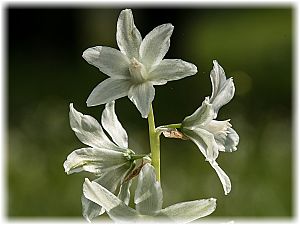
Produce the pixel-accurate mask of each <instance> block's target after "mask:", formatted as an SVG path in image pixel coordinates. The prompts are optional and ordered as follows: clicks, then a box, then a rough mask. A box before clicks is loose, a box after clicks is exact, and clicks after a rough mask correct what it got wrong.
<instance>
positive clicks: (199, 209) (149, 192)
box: [83, 163, 216, 223]
mask: <svg viewBox="0 0 300 225" xmlns="http://www.w3.org/2000/svg"><path fill="white" fill-rule="evenodd" d="M83 193H84V195H85V197H86V198H87V199H90V200H91V201H93V202H95V203H97V204H99V205H100V206H102V207H103V208H104V209H105V210H106V212H107V214H108V215H109V217H110V218H111V219H112V220H113V221H115V222H134V221H141V220H143V221H144V220H154V219H162V220H170V221H172V222H180V223H187V222H191V221H194V220H196V219H199V218H201V217H204V216H208V215H209V214H211V213H212V212H213V211H214V210H215V208H216V199H213V198H210V199H202V200H195V201H189V202H182V203H177V204H174V205H171V206H169V207H167V208H164V209H162V204H163V194H162V189H161V186H160V183H159V182H157V181H156V176H155V171H154V168H153V167H152V166H151V165H150V164H149V163H147V164H145V165H144V167H143V168H142V170H141V172H140V174H139V176H138V183H137V188H136V191H135V196H134V203H135V209H132V208H130V207H128V206H127V205H126V204H124V202H123V201H121V200H120V199H119V198H118V197H116V196H115V195H114V194H113V193H111V192H110V191H109V190H107V189H106V188H105V187H103V186H101V185H99V184H97V183H96V182H90V181H89V180H88V179H86V180H85V182H84V184H83Z"/></svg>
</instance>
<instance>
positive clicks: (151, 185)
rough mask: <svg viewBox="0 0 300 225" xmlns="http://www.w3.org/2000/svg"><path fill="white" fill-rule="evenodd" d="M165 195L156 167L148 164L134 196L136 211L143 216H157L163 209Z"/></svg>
mask: <svg viewBox="0 0 300 225" xmlns="http://www.w3.org/2000/svg"><path fill="white" fill-rule="evenodd" d="M162 202H163V194H162V189H161V186H160V183H159V182H158V181H156V176H155V170H154V167H153V166H151V165H150V164H149V163H146V164H145V165H144V166H143V168H142V170H141V172H140V174H139V176H138V183H137V187H136V191H135V196H134V203H135V204H136V206H135V208H136V210H137V211H138V212H139V213H140V214H142V215H150V216H151V215H156V214H157V213H158V212H159V211H160V210H161V208H162Z"/></svg>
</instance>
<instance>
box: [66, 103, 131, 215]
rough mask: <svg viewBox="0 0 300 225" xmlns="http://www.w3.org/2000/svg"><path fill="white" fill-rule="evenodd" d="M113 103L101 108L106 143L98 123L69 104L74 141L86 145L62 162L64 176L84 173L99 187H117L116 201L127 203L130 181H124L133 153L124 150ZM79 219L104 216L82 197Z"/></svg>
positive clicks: (125, 140) (123, 133)
mask: <svg viewBox="0 0 300 225" xmlns="http://www.w3.org/2000/svg"><path fill="white" fill-rule="evenodd" d="M114 105H115V103H114V102H110V103H107V104H106V105H105V109H104V111H103V113H102V118H101V122H102V126H103V128H104V129H105V130H106V132H107V133H108V134H109V135H110V136H111V139H112V140H110V139H109V138H108V137H107V135H106V134H105V133H104V130H103V129H102V127H101V125H100V124H99V123H98V121H97V120H96V119H95V118H93V117H91V116H89V115H83V114H82V113H80V112H78V111H77V110H76V109H75V108H74V107H73V104H70V113H69V117H70V125H71V128H72V130H73V131H74V132H75V134H76V136H77V137H78V139H79V140H80V141H81V142H82V143H84V144H85V145H87V147H83V148H80V149H77V150H75V151H73V152H72V153H71V154H69V155H68V157H67V160H66V161H65V162H64V168H65V172H66V173H67V174H72V173H77V172H81V171H86V172H90V173H93V174H94V175H95V176H96V177H97V178H96V179H95V180H94V182H96V183H98V184H101V185H102V186H104V187H105V188H107V189H108V190H110V191H111V192H113V193H115V192H116V191H117V189H118V188H119V187H120V185H121V184H122V185H121V187H120V188H119V189H120V191H119V195H120V198H121V199H123V200H124V201H125V202H126V203H127V204H128V200H126V199H128V195H129V191H128V190H129V186H130V184H131V182H130V181H128V182H124V179H125V178H126V176H127V175H128V174H129V173H130V172H131V171H132V170H133V168H134V166H135V163H134V160H133V159H132V156H134V154H135V153H134V152H133V151H132V150H130V149H128V136H127V133H126V131H125V129H124V128H123V127H122V125H121V123H120V122H119V120H118V118H117V116H116V114H115V108H114ZM82 207H83V209H82V210H83V216H84V217H85V218H86V219H87V220H89V221H90V220H91V219H93V218H94V217H96V216H98V215H100V214H102V213H104V209H101V207H100V206H99V205H97V204H95V203H93V202H92V201H90V200H88V199H86V198H85V197H84V196H82Z"/></svg>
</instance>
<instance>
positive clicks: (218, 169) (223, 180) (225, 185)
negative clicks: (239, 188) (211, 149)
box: [209, 161, 231, 195]
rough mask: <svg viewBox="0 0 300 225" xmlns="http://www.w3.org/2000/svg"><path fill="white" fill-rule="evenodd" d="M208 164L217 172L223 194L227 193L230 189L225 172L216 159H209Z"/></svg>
mask: <svg viewBox="0 0 300 225" xmlns="http://www.w3.org/2000/svg"><path fill="white" fill-rule="evenodd" d="M209 163H210V165H211V166H212V167H213V168H214V170H215V171H216V172H217V174H218V177H219V179H220V181H221V183H222V185H223V189H224V192H225V195H227V194H228V193H229V192H230V191H231V182H230V179H229V177H228V176H227V174H226V173H225V172H224V171H223V170H222V169H221V167H219V165H218V163H217V162H216V161H210V162H209Z"/></svg>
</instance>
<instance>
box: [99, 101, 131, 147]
mask: <svg viewBox="0 0 300 225" xmlns="http://www.w3.org/2000/svg"><path fill="white" fill-rule="evenodd" d="M101 123H102V126H103V128H104V129H105V130H106V131H107V133H109V135H110V136H111V138H112V139H113V141H114V142H115V143H116V144H117V145H118V146H119V147H121V148H128V136H127V133H126V131H125V129H124V128H123V127H122V124H121V123H120V121H119V120H118V117H117V115H116V113H115V102H114V101H112V102H110V103H107V104H106V105H105V109H104V110H103V112H102V118H101Z"/></svg>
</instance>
